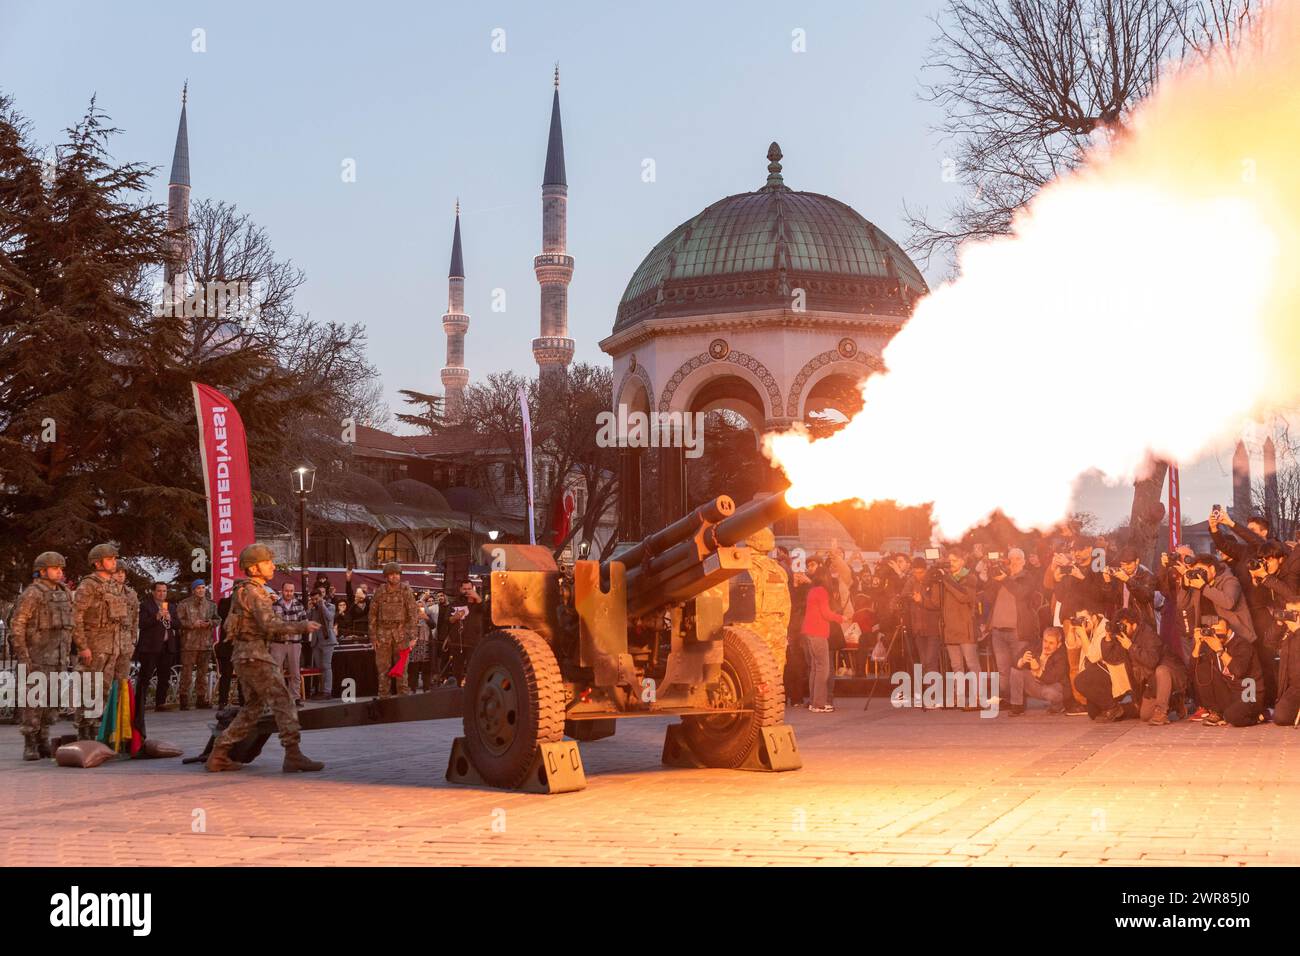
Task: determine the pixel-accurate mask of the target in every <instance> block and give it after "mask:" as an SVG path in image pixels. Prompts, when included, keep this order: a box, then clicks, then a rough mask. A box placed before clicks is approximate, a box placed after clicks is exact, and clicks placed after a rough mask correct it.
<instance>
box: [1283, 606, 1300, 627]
mask: <svg viewBox="0 0 1300 956" xmlns="http://www.w3.org/2000/svg"><path fill="white" fill-rule="evenodd" d="M1287 621H1300V611H1293V610H1291V609H1289V608H1286V609H1283V610H1281V611H1278V612H1277V622H1278V623H1279V624H1285V623H1286V622H1287Z"/></svg>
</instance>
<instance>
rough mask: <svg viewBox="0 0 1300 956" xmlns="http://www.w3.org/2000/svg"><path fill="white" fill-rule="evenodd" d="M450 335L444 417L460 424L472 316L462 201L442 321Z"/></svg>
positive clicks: (445, 368)
mask: <svg viewBox="0 0 1300 956" xmlns="http://www.w3.org/2000/svg"><path fill="white" fill-rule="evenodd" d="M442 328H443V330H444V331H445V332H446V333H447V364H446V365H445V366H443V369H442V387H443V390H444V392H445V393H446V397H445V398H444V399H443V417H444V418H445V419H446V420H447V421H449V422H455V421H459V420H460V418H461V415H462V414H463V412H464V408H465V386H466V385H467V384H469V369H467V368H466V367H465V333H466V332H467V331H468V330H469V316H468V315H466V314H465V263H464V260H463V259H462V257H461V251H460V200H459V199H457V200H456V231H455V233H454V234H453V235H452V239H451V268H450V269H448V270H447V312H446V314H445V315H443V317H442Z"/></svg>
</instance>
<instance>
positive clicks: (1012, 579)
mask: <svg viewBox="0 0 1300 956" xmlns="http://www.w3.org/2000/svg"><path fill="white" fill-rule="evenodd" d="M1038 586H1039V585H1038V575H1037V574H1035V573H1033V572H1031V571H1030V570H1029V568H1025V569H1023V570H1022V571H1021V572H1020V573H1019V574H1015V575H1008V576H1007V577H1005V578H1003V579H1002V580H998V579H997V578H990V579H989V582H988V584H987V585H985V588H984V606H985V607H986V608H987V609H988V614H989V624H990V626H992V622H993V616H992V615H993V609H994V608H995V607H996V606H997V603H998V594H999V593H1000V592H1001V591H1002V590H1003V589H1004V588H1005V589H1006V590H1007V591H1009V592H1010V594H1011V596H1012V597H1013V598H1015V601H1016V637H1018V638H1019V639H1020V640H1022V641H1024V642H1025V643H1027V644H1030V645H1035V646H1036V645H1037V644H1038V643H1039V641H1040V640H1041V638H1042V632H1041V631H1040V630H1039V627H1038V604H1037V601H1038Z"/></svg>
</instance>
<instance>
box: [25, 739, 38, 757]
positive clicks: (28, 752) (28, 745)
mask: <svg viewBox="0 0 1300 956" xmlns="http://www.w3.org/2000/svg"><path fill="white" fill-rule="evenodd" d="M23 759H24V760H40V759H41V755H40V752H39V751H38V750H37V747H36V738H35V737H24V738H23Z"/></svg>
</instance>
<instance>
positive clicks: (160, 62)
mask: <svg viewBox="0 0 1300 956" xmlns="http://www.w3.org/2000/svg"><path fill="white" fill-rule="evenodd" d="M939 6H940V3H939V2H938V0H908V2H899V0H867V2H859V3H853V4H848V3H844V2H843V0H839V2H801V3H793V2H790V0H784V2H770V0H746V2H743V3H742V2H727V3H721V2H718V3H698V2H697V3H685V2H673V0H663V2H657V3H654V4H635V5H633V4H613V3H608V2H606V3H595V2H560V0H556V2H551V3H546V4H542V3H537V2H518V3H475V4H468V3H398V2H391V3H385V2H374V3H370V4H356V3H329V2H326V3H313V4H310V5H308V4H300V3H267V2H261V3H250V2H244V0H229V2H223V3H220V4H216V3H189V4H184V5H182V4H175V3H172V4H163V3H152V2H139V3H133V4H130V5H125V4H104V3H83V2H71V3H57V4H56V3H36V2H14V0H0V88H2V89H4V90H6V91H7V92H10V93H12V94H13V95H14V97H15V99H16V102H17V105H18V106H19V108H20V109H21V110H22V111H23V112H24V113H25V114H26V115H27V116H28V118H29V119H30V120H31V121H32V122H33V124H34V127H35V134H36V137H37V139H38V140H39V141H41V142H55V141H57V140H58V138H59V136H60V131H61V130H62V128H63V127H64V126H66V125H68V124H70V123H71V122H73V121H75V119H76V118H77V117H78V116H80V115H81V113H82V112H83V111H84V109H85V106H86V104H87V102H88V100H89V98H90V96H91V95H92V94H96V95H97V96H98V103H99V105H100V107H101V108H102V109H104V110H105V111H107V112H108V113H109V114H110V116H111V117H112V120H113V123H114V125H116V126H118V127H120V128H121V129H122V134H121V136H120V137H119V138H118V140H117V151H118V156H119V158H120V159H130V160H138V161H144V162H148V163H151V164H154V165H156V166H158V167H160V169H159V178H158V180H157V181H156V183H155V189H154V196H155V198H156V199H157V200H158V201H159V202H162V201H165V198H166V183H165V179H166V174H167V170H168V167H169V165H170V161H171V152H172V144H173V141H174V139H175V135H176V122H177V117H178V113H179V108H180V102H179V101H180V89H181V84H182V83H183V82H184V81H185V80H187V79H188V81H189V86H190V94H189V135H190V166H191V175H192V180H193V195H194V198H195V199H200V198H214V199H221V200H225V201H227V202H232V203H234V204H236V205H237V206H238V207H239V208H240V209H241V210H242V211H243V212H246V213H248V214H249V215H251V216H252V217H253V219H254V220H255V221H257V222H258V223H259V224H261V225H263V226H264V227H265V228H266V229H267V230H268V232H269V234H270V236H271V238H272V241H273V243H274V245H275V247H276V249H277V251H278V252H279V254H280V255H281V256H287V257H289V258H292V259H293V260H294V262H295V263H296V264H297V265H298V266H300V267H301V268H302V269H304V270H305V271H306V274H307V283H306V285H305V286H304V287H303V289H302V291H301V292H300V295H299V299H298V302H299V305H300V307H301V308H303V309H305V310H307V311H309V312H310V313H311V314H312V315H313V316H314V317H316V318H318V319H322V320H326V319H332V320H340V321H359V322H363V323H364V324H365V325H366V326H367V327H368V329H369V333H370V355H371V358H372V360H373V361H374V363H375V364H376V365H377V366H378V368H379V369H380V371H381V373H382V375H383V377H384V383H385V393H386V397H387V399H388V401H389V403H390V405H391V406H392V407H393V408H394V409H395V410H399V409H400V399H398V398H397V396H396V392H397V390H398V389H399V388H416V389H420V390H425V391H438V392H440V391H441V390H442V389H441V384H440V381H439V378H438V370H439V369H440V368H441V367H442V365H443V361H444V349H445V340H444V335H443V332H442V327H441V322H440V318H441V315H442V313H443V311H444V309H445V307H446V273H447V263H448V258H449V255H450V248H451V233H452V210H453V205H454V202H455V200H456V197H457V196H459V197H460V199H461V204H462V227H463V231H464V235H463V239H464V250H465V268H466V273H467V281H466V309H467V311H468V312H469V313H470V316H471V325H470V330H469V333H468V336H467V339H466V364H467V365H468V366H469V368H470V373H471V376H473V377H480V376H483V375H485V374H486V373H488V372H492V371H498V370H503V369H508V368H514V369H518V370H521V371H524V372H526V373H529V374H531V373H532V372H533V371H534V370H535V365H534V363H533V360H532V355H531V350H530V341H531V339H532V338H533V337H534V336H535V335H537V334H538V289H537V283H536V280H535V278H534V276H533V272H532V257H533V256H534V255H535V254H536V253H538V252H539V251H540V246H541V200H540V183H541V178H542V166H543V159H544V156H545V148H546V130H547V124H548V120H549V111H550V100H551V71H552V69H553V65H554V63H555V62H556V61H559V64H560V73H561V90H560V95H561V100H562V109H563V115H564V137H565V153H566V156H565V158H566V165H567V173H568V180H569V224H568V225H569V233H568V235H569V252H570V254H572V255H573V256H574V257H575V259H576V266H575V272H574V277H573V283H572V285H571V286H570V300H569V328H570V334H571V335H572V336H573V337H574V339H575V340H576V341H577V358H578V359H580V360H587V361H602V362H603V361H605V360H606V358H605V356H604V355H603V353H601V352H600V350H599V348H598V346H597V342H598V341H599V339H600V338H602V337H603V336H605V335H607V334H608V332H609V328H610V326H611V325H612V323H613V320H614V313H615V309H616V307H617V304H618V300H619V298H620V296H621V295H622V293H623V289H624V287H625V286H626V284H627V281H628V278H629V277H630V276H631V274H632V272H633V270H634V269H635V268H636V266H637V264H638V263H639V262H640V261H641V258H642V257H643V256H644V255H645V254H646V253H647V252H648V251H649V250H650V248H651V247H652V246H653V245H654V244H655V242H657V241H658V240H659V239H660V238H662V237H663V236H664V235H665V234H666V233H667V232H668V231H669V230H670V229H672V228H673V227H674V226H676V225H677V224H678V223H680V222H682V221H683V220H685V219H687V218H689V217H690V216H692V215H694V214H695V213H696V212H698V211H699V210H700V209H702V208H703V207H704V206H706V205H708V204H709V203H711V202H713V201H714V200H716V199H718V198H720V197H722V196H725V195H728V194H731V193H736V192H743V191H748V190H751V189H756V188H758V187H759V186H760V185H762V183H763V180H764V178H765V177H766V159H765V156H764V154H765V152H766V150H767V146H768V143H769V142H770V141H772V140H777V141H779V142H780V144H781V147H782V150H783V151H784V153H785V159H784V160H783V164H784V176H785V180H786V182H787V184H789V185H790V186H791V187H792V188H795V189H804V190H809V191H815V192H823V193H827V194H830V195H833V196H835V197H837V198H839V199H841V200H843V201H845V202H847V203H849V204H850V205H852V206H853V207H854V208H855V209H857V210H858V211H859V212H861V213H862V214H863V215H865V216H866V217H867V218H868V219H870V220H872V221H873V222H875V223H876V224H877V225H878V226H879V227H881V228H882V229H884V230H885V231H886V232H887V233H889V234H891V235H892V236H894V237H895V238H896V239H898V240H899V241H900V242H901V241H905V239H906V229H905V228H904V227H903V225H902V214H903V205H904V203H905V202H906V203H907V204H908V206H909V207H927V206H928V207H930V208H931V209H939V208H942V207H943V206H944V205H946V204H947V203H948V202H949V201H950V200H951V199H952V198H953V191H954V190H955V189H956V188H958V187H957V186H955V185H953V184H950V183H945V182H943V181H942V178H941V171H942V160H943V157H944V148H943V144H942V143H941V142H940V141H939V140H938V139H937V137H936V136H935V134H934V133H933V132H932V127H933V126H934V125H935V124H936V123H937V121H938V120H939V115H938V112H937V110H936V109H935V107H934V106H933V105H931V104H929V103H926V102H924V101H922V100H921V99H920V96H919V93H920V83H921V64H922V61H923V59H924V56H925V52H926V48H927V46H928V43H929V41H930V39H931V37H932V36H933V33H934V25H933V23H932V22H931V20H930V17H931V15H933V14H934V13H935V12H937V10H938V9H939ZM126 10H129V11H130V12H129V13H124V12H123V11H126ZM498 30H500V31H504V43H505V52H494V50H493V44H494V31H498ZM796 30H800V31H803V36H804V37H805V42H806V52H795V51H794V50H793V48H792V47H793V45H794V42H795V31H796ZM195 31H201V33H200V34H198V37H199V38H198V39H196V33H195ZM495 38H496V40H497V45H500V40H501V34H495ZM200 42H201V44H202V45H203V46H205V48H206V49H205V51H203V52H197V51H196V50H195V49H194V48H195V46H196V45H199V44H200ZM349 159H350V160H355V163H356V181H355V182H343V179H342V176H341V172H342V164H343V163H344V161H345V160H349ZM646 159H651V160H653V161H654V165H655V174H656V175H655V181H654V182H650V183H647V182H644V181H643V179H642V169H643V162H644V160H646ZM927 277H928V278H929V279H930V281H931V283H932V284H933V283H934V282H936V281H938V280H940V279H942V278H943V277H944V272H943V267H942V264H940V263H938V262H936V263H935V267H934V268H931V269H929V270H928V271H927ZM495 289H501V290H504V292H505V305H506V308H505V311H504V312H493V311H492V309H491V302H492V296H493V290H495ZM974 374H976V373H975V372H973V375H974ZM1199 475H1200V472H1198V471H1193V472H1192V473H1189V474H1188V475H1187V477H1186V479H1185V493H1187V494H1189V495H1191V496H1193V500H1192V501H1191V502H1188V503H1187V504H1186V505H1185V508H1186V510H1187V513H1188V515H1189V518H1191V516H1192V515H1193V513H1196V517H1198V518H1199V517H1200V514H1199V512H1200V511H1201V510H1202V503H1201V502H1200V500H1199V498H1196V497H1194V496H1195V495H1196V494H1197V493H1198V489H1199V488H1200V484H1201V483H1202V482H1201V479H1200V477H1198V476H1199ZM1203 477H1204V484H1205V489H1204V495H1203V497H1204V498H1205V501H1204V509H1206V510H1208V508H1209V505H1210V503H1212V502H1211V498H1214V499H1215V500H1218V499H1220V498H1226V497H1228V494H1227V492H1225V491H1222V490H1221V489H1222V487H1223V484H1224V479H1223V477H1222V475H1221V473H1220V469H1219V468H1218V467H1217V466H1216V465H1214V464H1213V463H1211V464H1210V465H1209V468H1208V470H1206V472H1205V474H1204V476H1203ZM1127 498H1128V492H1127V490H1126V489H1121V490H1119V491H1118V492H1112V493H1110V494H1101V493H1098V492H1089V493H1088V494H1087V495H1085V500H1084V505H1085V506H1089V507H1092V508H1093V509H1094V510H1099V511H1102V512H1103V513H1104V514H1105V515H1106V517H1107V518H1111V517H1118V515H1119V513H1121V512H1126V511H1127Z"/></svg>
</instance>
